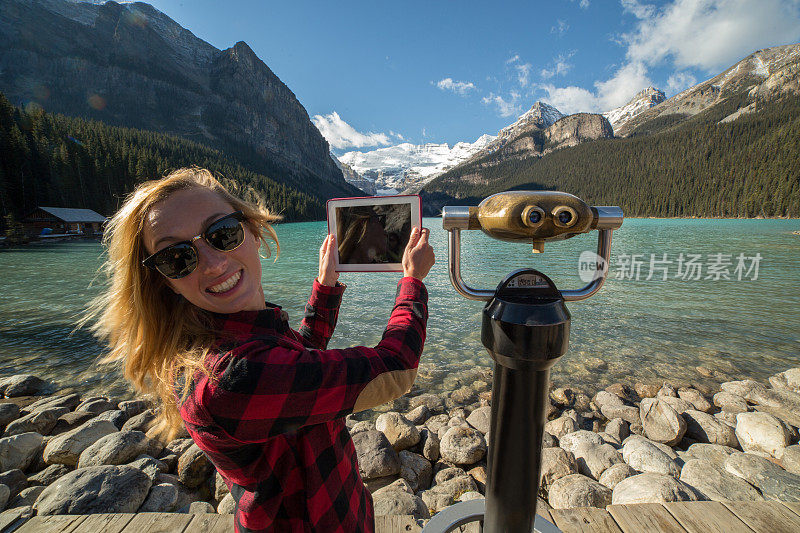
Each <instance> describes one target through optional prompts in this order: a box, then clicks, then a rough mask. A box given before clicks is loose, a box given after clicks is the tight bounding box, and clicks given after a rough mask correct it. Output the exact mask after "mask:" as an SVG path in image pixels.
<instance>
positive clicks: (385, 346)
mask: <svg viewBox="0 0 800 533" xmlns="http://www.w3.org/2000/svg"><path fill="white" fill-rule="evenodd" d="M318 295H319V294H318ZM312 300H314V295H312ZM427 300H428V295H427V290H426V288H425V285H424V284H423V283H422V282H421V281H419V280H417V279H415V278H411V277H405V278H403V279H401V280H400V282H399V283H398V289H397V296H396V299H395V305H394V308H393V310H392V314H391V316H390V318H389V324H388V326H387V327H386V330H385V331H384V333H383V338H382V339H381V341H380V343H379V344H378V345H377V346H375V347H374V348H368V347H365V346H357V347H354V348H348V349H341V350H323V349H311V348H306V347H303V346H302V345H300V344H299V343H298V342H296V341H292V340H290V339H287V338H286V337H283V336H281V337H273V338H270V339H254V340H250V341H248V342H245V343H244V344H241V345H239V346H237V347H236V348H235V349H233V350H231V351H230V352H228V353H226V354H225V355H224V356H223V357H221V358H220V359H219V360H218V362H217V364H216V365H215V367H214V370H213V374H214V375H216V376H218V379H217V380H212V381H211V382H210V383H209V384H208V386H207V387H205V390H204V391H203V393H202V394H203V396H204V398H203V401H202V403H203V404H204V405H205V407H206V410H207V411H208V414H209V415H210V416H211V417H212V419H213V420H214V421H215V422H216V423H217V424H218V425H219V426H220V427H221V428H222V429H223V430H224V431H225V432H226V433H227V434H228V435H229V436H230V437H231V438H233V439H234V440H237V441H239V442H244V443H255V442H263V441H265V440H266V439H269V438H271V437H274V436H276V435H280V434H283V433H288V432H292V431H295V430H297V429H298V428H300V427H302V426H306V425H310V424H318V423H321V422H326V421H329V420H333V419H336V418H341V417H344V416H346V415H348V414H350V413H351V412H353V410H354V408H356V407H358V405H359V404H360V409H364V408H368V407H372V406H373V405H377V403H382V402H385V401H388V400H389V399H391V398H392V397H397V396H400V395H402V394H403V393H404V392H406V391H407V390H408V388H410V386H411V383H413V378H414V376H415V375H416V367H417V365H418V364H419V358H420V355H421V353H422V348H423V345H424V342H425V327H426V323H427V319H428V306H427ZM315 317H317V315H316V313H315ZM335 318H336V317H335V313H334V315H328V316H327V318H323V317H320V318H319V319H318V320H317V319H316V318H312V319H308V320H309V322H311V323H312V325H313V324H315V323H319V322H323V323H324V322H327V323H328V324H329V325H330V324H331V319H333V321H334V322H335ZM308 327H309V328H312V326H308ZM322 329H323V330H325V328H322ZM331 329H332V327H331ZM319 335H320V338H325V341H324V342H325V343H327V338H326V336H325V332H324V331H323V333H321V334H319ZM409 373H410V376H411V378H410V379H411V381H408V379H407V377H408V376H409ZM393 375H394V376H398V375H403V376H405V378H404V380H401V381H399V383H402V385H399V386H398V385H397V383H398V382H395V381H393V380H392V379H391V377H392V376H393ZM387 378H389V379H387ZM365 389H366V391H365ZM401 389H405V390H401ZM362 393H365V394H366V395H367V396H369V397H370V398H371V399H372V400H374V401H373V403H372V405H370V404H369V403H368V401H369V399H370V398H368V399H367V400H365V399H364V397H362ZM387 394H389V395H391V397H387ZM360 397H361V398H360ZM374 402H377V403H374Z"/></svg>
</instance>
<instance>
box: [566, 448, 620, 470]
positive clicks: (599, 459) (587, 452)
mask: <svg viewBox="0 0 800 533" xmlns="http://www.w3.org/2000/svg"><path fill="white" fill-rule="evenodd" d="M573 455H574V456H575V462H576V463H577V464H578V472H579V473H581V474H583V475H584V476H588V477H591V478H593V479H600V475H601V474H602V473H603V472H605V471H606V469H607V468H609V467H611V466H612V465H615V464H618V463H622V462H623V459H622V456H621V455H620V454H619V452H617V450H616V449H615V448H614V447H613V446H612V445H610V444H589V443H581V444H578V445H577V446H576V447H575V448H574V451H573Z"/></svg>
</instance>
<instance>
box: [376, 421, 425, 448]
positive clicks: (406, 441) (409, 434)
mask: <svg viewBox="0 0 800 533" xmlns="http://www.w3.org/2000/svg"><path fill="white" fill-rule="evenodd" d="M375 429H377V430H378V431H380V432H382V433H383V434H384V435H386V438H387V440H388V441H389V444H391V445H392V447H393V448H394V449H395V450H397V451H400V450H405V449H407V448H410V447H411V446H414V445H415V444H417V443H418V442H419V430H418V429H417V426H415V425H414V424H412V423H411V422H410V421H409V420H408V419H407V418H406V417H404V416H403V415H401V414H400V413H396V412H389V413H384V414H382V415H380V416H379V417H378V419H377V420H376V421H375Z"/></svg>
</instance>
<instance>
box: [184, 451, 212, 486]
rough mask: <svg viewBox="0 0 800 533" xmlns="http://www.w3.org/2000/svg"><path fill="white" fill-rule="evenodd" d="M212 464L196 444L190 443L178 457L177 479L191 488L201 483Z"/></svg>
mask: <svg viewBox="0 0 800 533" xmlns="http://www.w3.org/2000/svg"><path fill="white" fill-rule="evenodd" d="M212 468H213V465H212V464H211V461H209V460H208V457H207V456H206V454H205V453H204V452H203V450H201V449H200V448H199V447H198V446H197V444H192V445H191V446H190V447H189V449H188V450H186V451H185V452H183V453H182V454H181V456H180V457H179V458H178V480H179V481H180V482H181V483H183V484H184V485H186V486H187V487H189V488H190V489H193V488H195V487H197V486H199V485H200V484H201V483H203V482H204V481H205V480H206V478H208V474H209V473H211V470H212Z"/></svg>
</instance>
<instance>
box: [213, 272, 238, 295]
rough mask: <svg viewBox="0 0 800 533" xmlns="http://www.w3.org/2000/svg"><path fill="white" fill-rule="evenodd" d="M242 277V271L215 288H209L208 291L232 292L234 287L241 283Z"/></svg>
mask: <svg viewBox="0 0 800 533" xmlns="http://www.w3.org/2000/svg"><path fill="white" fill-rule="evenodd" d="M241 277H242V271H241V270H240V271H239V272H237V273H236V274H234V275H233V276H231V277H229V278H228V279H226V280H225V281H223V282H222V283H220V284H219V285H214V286H213V287H209V288H208V290H209V291H210V292H225V291H227V290H230V289H231V288H232V287H233V286H234V285H236V284H237V283H238V282H239V278H241Z"/></svg>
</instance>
